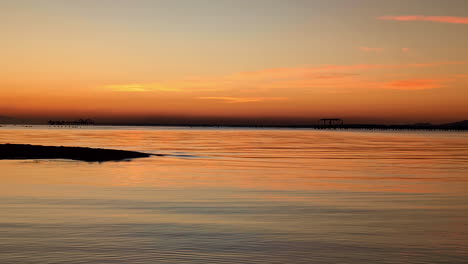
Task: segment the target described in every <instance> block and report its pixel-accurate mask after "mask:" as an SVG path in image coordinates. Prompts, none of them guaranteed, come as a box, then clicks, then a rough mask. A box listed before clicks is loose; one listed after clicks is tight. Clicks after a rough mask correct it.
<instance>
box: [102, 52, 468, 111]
mask: <svg viewBox="0 0 468 264" xmlns="http://www.w3.org/2000/svg"><path fill="white" fill-rule="evenodd" d="M462 64H466V62H457V61H452V62H450V61H447V62H431V63H411V64H354V65H319V66H307V67H289V68H271V69H263V70H258V71H248V72H239V73H234V74H230V75H220V76H198V77H191V78H181V79H176V80H166V81H162V82H159V83H156V82H155V83H134V84H118V85H108V86H105V88H106V89H108V90H110V91H116V92H138V93H143V92H146V93H156V92H158V93H161V92H165V93H176V92H177V93H185V94H186V95H190V94H195V96H198V97H197V98H198V99H203V100H218V101H223V102H225V103H252V102H262V101H267V100H284V98H277V97H275V98H272V95H273V94H274V95H279V96H281V95H284V94H287V93H286V89H296V90H295V91H297V92H300V91H304V92H307V91H328V92H330V91H333V92H339V91H353V90H359V89H399V90H420V89H433V88H439V87H445V84H446V82H447V80H445V79H437V80H429V79H424V78H419V79H412V78H411V75H406V76H407V79H404V80H403V81H402V80H395V79H394V77H392V76H395V75H394V74H395V73H397V72H401V74H400V76H405V72H406V71H404V70H405V69H414V70H416V69H418V68H431V67H443V66H449V65H462ZM400 70H401V71H400ZM374 71H377V72H378V73H379V74H378V75H376V74H375V72H374ZM386 72H389V73H391V75H389V74H387V73H386ZM418 76H421V75H418ZM400 78H401V77H400ZM403 78H404V77H403ZM431 78H432V77H431ZM442 78H443V76H442ZM453 78H456V79H457V80H461V79H462V78H460V77H453ZM233 91H235V95H236V96H232V95H233ZM291 91H292V90H291ZM239 92H241V93H242V94H239ZM244 95H245V96H244Z"/></svg>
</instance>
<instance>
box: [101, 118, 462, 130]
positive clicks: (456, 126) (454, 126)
mask: <svg viewBox="0 0 468 264" xmlns="http://www.w3.org/2000/svg"><path fill="white" fill-rule="evenodd" d="M101 125H111V126H160V127H166V126H178V127H227V128H229V127H232V128H309V129H343V130H348V129H360V130H428V131H430V130H441V131H443V130H446V131H456V130H458V131H468V120H464V121H460V122H455V123H448V124H439V125H437V124H430V123H416V124H405V125H385V124H342V125H341V124H339V125H311V124H303V125H301V124H295V125H294V124H288V125H283V124H253V123H249V124H244V123H239V124H228V123H224V122H219V123H206V124H203V123H199V124H187V123H176V122H174V123H141V124H140V123H112V124H101Z"/></svg>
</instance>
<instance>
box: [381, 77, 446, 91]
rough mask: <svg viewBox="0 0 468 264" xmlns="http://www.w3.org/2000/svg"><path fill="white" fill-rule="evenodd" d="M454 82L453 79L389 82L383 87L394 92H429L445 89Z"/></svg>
mask: <svg viewBox="0 0 468 264" xmlns="http://www.w3.org/2000/svg"><path fill="white" fill-rule="evenodd" d="M450 81H454V80H453V79H408V80H398V81H392V82H387V83H384V84H382V85H381V88H384V89H394V90H429V89H436V88H443V87H446V86H447V84H446V83H447V82H450Z"/></svg>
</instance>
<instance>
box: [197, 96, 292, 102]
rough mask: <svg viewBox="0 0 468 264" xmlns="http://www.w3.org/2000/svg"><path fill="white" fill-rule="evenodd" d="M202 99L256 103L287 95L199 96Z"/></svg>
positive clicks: (283, 98) (281, 98) (280, 98)
mask: <svg viewBox="0 0 468 264" xmlns="http://www.w3.org/2000/svg"><path fill="white" fill-rule="evenodd" d="M198 99H202V100H218V101H224V102H226V103H255V102H263V101H273V100H274V101H276V100H287V98H285V97H232V96H208V97H198Z"/></svg>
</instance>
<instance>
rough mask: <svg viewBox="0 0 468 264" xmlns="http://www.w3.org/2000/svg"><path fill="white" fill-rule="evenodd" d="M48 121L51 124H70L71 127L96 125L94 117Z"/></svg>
mask: <svg viewBox="0 0 468 264" xmlns="http://www.w3.org/2000/svg"><path fill="white" fill-rule="evenodd" d="M47 123H48V124H49V126H70V127H77V126H92V125H94V121H93V120H92V119H79V120H74V121H63V120H49V121H48V122H47Z"/></svg>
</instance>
